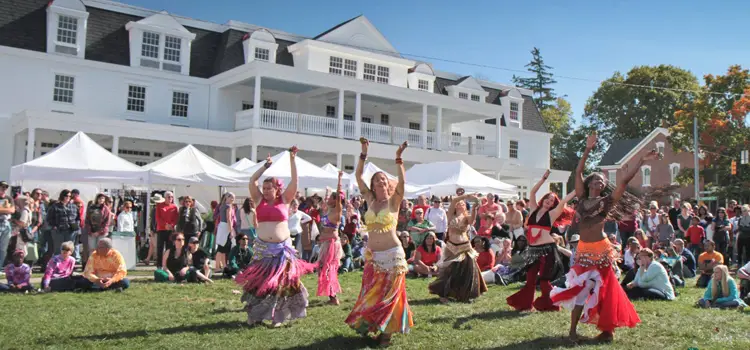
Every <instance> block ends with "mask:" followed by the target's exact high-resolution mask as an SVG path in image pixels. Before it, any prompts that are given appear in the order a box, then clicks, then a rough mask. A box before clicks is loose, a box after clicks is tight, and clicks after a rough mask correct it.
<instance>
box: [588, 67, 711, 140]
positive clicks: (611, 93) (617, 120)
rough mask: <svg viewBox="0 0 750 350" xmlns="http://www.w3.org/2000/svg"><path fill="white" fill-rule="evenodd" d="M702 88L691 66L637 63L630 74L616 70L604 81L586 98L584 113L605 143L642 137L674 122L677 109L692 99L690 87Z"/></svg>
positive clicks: (693, 88) (691, 88)
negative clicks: (644, 64)
mask: <svg viewBox="0 0 750 350" xmlns="http://www.w3.org/2000/svg"><path fill="white" fill-rule="evenodd" d="M667 89H669V90H667ZM698 89H699V86H698V79H697V78H696V77H695V76H694V75H693V74H692V73H690V72H689V71H687V70H684V69H681V68H678V67H674V66H670V65H659V66H656V67H652V66H639V67H634V68H633V69H631V70H630V71H629V72H628V73H627V75H622V74H621V73H620V72H615V73H614V75H612V77H611V78H609V79H607V80H605V81H604V82H602V84H601V86H600V87H599V88H598V89H597V90H596V92H594V94H593V95H592V96H591V97H590V98H589V99H588V101H587V102H586V106H585V107H584V115H583V117H584V119H585V120H587V121H588V122H589V123H590V124H591V125H593V126H594V127H596V129H597V130H598V132H599V137H600V139H601V140H602V141H603V142H604V143H605V144H611V143H612V141H613V140H621V139H633V138H642V137H645V136H646V135H648V134H649V133H650V132H651V131H653V130H654V129H655V128H657V127H659V126H663V125H664V126H667V127H670V126H672V125H674V123H675V120H674V117H673V116H674V111H675V110H677V109H678V108H680V107H681V106H683V105H684V104H686V103H688V102H690V100H691V97H692V93H691V92H690V91H696V90H698ZM663 123H664V124H663Z"/></svg>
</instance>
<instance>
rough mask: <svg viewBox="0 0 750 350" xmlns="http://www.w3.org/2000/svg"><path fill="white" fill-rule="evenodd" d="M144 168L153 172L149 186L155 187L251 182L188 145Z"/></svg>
mask: <svg viewBox="0 0 750 350" xmlns="http://www.w3.org/2000/svg"><path fill="white" fill-rule="evenodd" d="M143 168H144V169H146V170H150V171H152V173H151V183H155V184H169V185H205V186H238V185H242V184H246V183H247V182H248V180H249V179H250V174H248V173H244V172H241V171H238V170H235V169H232V168H231V167H229V166H227V165H224V164H222V163H221V162H219V161H218V160H216V159H213V158H211V157H209V156H208V155H206V154H205V153H203V152H201V151H200V150H198V149H197V148H195V147H194V146H193V145H187V146H185V147H183V148H182V149H180V150H179V151H177V152H174V153H172V154H170V155H168V156H166V157H164V158H162V159H159V160H157V161H155V162H153V163H150V164H146V165H145V166H144V167H143Z"/></svg>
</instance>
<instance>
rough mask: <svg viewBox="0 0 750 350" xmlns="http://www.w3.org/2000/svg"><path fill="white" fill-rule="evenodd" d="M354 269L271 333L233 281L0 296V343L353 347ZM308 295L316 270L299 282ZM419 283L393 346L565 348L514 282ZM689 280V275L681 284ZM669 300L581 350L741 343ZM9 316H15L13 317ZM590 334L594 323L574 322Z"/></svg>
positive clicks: (689, 302) (687, 303) (723, 322)
mask: <svg viewBox="0 0 750 350" xmlns="http://www.w3.org/2000/svg"><path fill="white" fill-rule="evenodd" d="M360 281H361V273H349V274H345V275H342V276H341V284H342V286H343V288H344V291H345V292H344V294H343V295H342V297H341V299H342V305H341V306H339V307H333V306H328V305H325V304H324V303H325V301H327V298H326V299H325V300H324V298H318V297H311V301H310V308H309V309H308V317H307V318H305V319H303V320H299V321H296V322H293V323H292V324H290V325H288V326H285V327H282V328H280V329H270V328H267V327H258V328H254V329H250V328H247V327H246V326H245V320H246V314H245V312H244V311H243V310H242V309H241V308H242V304H241V303H240V301H239V298H240V296H239V295H235V294H232V290H233V289H237V287H236V286H235V285H234V283H233V282H232V281H229V280H221V281H218V282H217V283H216V284H215V285H212V286H204V285H184V286H180V285H175V284H157V283H153V282H150V281H143V280H140V281H134V282H133V284H132V286H131V288H130V289H129V290H127V291H125V292H124V293H114V292H106V293H98V294H94V293H86V294H81V293H61V294H40V295H1V296H0V310H2V314H3V316H4V317H3V318H4V321H3V327H0V339H3V341H2V342H0V348H19V349H33V348H81V349H83V348H97V349H98V348H115V347H119V348H128V349H131V348H144V349H146V348H148V349H163V348H183V349H198V348H206V349H208V348H216V349H288V348H294V349H359V348H367V347H368V346H372V345H373V344H372V343H371V342H367V341H365V340H364V339H363V338H360V337H358V336H357V335H356V334H355V332H354V331H352V330H350V329H349V328H348V327H347V326H346V325H345V324H344V319H345V318H346V316H347V314H348V312H349V310H350V309H351V307H352V304H353V303H354V300H355V297H356V295H357V293H358V291H359V285H360ZM304 282H305V285H306V286H307V288H308V290H310V291H311V294H314V291H315V288H316V281H315V276H313V275H308V276H306V277H305V279H304ZM427 283H428V281H426V280H423V279H422V280H418V279H409V281H408V294H409V297H410V303H411V305H412V307H413V311H414V321H415V327H414V329H412V332H411V333H410V334H409V335H406V336H395V337H394V339H393V347H392V348H395V349H410V350H416V349H437V348H442V349H523V350H527V349H553V348H566V347H571V344H568V343H567V342H566V341H565V340H564V339H563V337H564V336H565V335H566V334H567V329H568V322H569V318H570V316H569V315H570V314H569V313H568V312H565V311H563V312H557V313H526V314H519V313H516V312H513V311H510V309H509V308H508V306H507V305H506V303H505V298H506V297H507V296H508V295H510V294H511V293H512V292H513V291H515V290H516V289H517V288H518V286H517V285H516V286H512V287H501V286H490V290H489V292H488V293H487V294H485V295H483V296H482V297H480V298H479V299H478V300H477V301H476V302H474V303H471V304H457V303H454V304H449V305H441V304H439V303H438V302H437V299H436V298H434V297H433V296H431V295H429V294H428V293H427ZM690 283H693V281H690ZM680 292H681V296H680V297H679V299H678V300H677V301H674V302H638V303H637V304H636V309H637V310H638V312H639V313H640V315H641V318H642V320H643V323H642V324H641V325H640V326H639V327H638V328H636V329H626V330H621V331H618V332H617V334H616V342H615V343H614V344H613V345H612V346H607V345H598V344H584V345H582V346H580V348H583V349H599V348H601V349H604V348H607V349H659V350H661V349H688V348H691V347H694V348H698V349H701V350H703V349H750V314H748V313H741V312H738V311H720V310H698V309H695V308H694V307H693V304H694V302H695V300H696V299H697V298H699V297H700V295H702V290H698V289H696V288H692V287H691V288H683V289H681V290H680ZM13 321H16V322H13ZM580 329H581V332H580V333H581V334H582V335H584V336H588V337H593V336H595V335H596V334H597V331H596V329H595V328H594V327H593V326H590V325H582V326H581V328H580Z"/></svg>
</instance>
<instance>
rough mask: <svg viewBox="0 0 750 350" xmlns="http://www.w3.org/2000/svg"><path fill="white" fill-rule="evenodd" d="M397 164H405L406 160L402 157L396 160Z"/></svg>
mask: <svg viewBox="0 0 750 350" xmlns="http://www.w3.org/2000/svg"><path fill="white" fill-rule="evenodd" d="M396 164H404V160H403V159H401V157H398V158H396Z"/></svg>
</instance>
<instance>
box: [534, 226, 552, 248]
mask: <svg viewBox="0 0 750 350" xmlns="http://www.w3.org/2000/svg"><path fill="white" fill-rule="evenodd" d="M549 231H550V230H549V229H543V228H538V227H529V235H531V237H537V236H539V235H541V236H539V238H538V239H537V240H536V241H534V243H529V245H530V246H539V245H545V244H550V243H555V240H554V239H553V238H552V234H551V233H550V232H549ZM531 240H532V239H529V242H531Z"/></svg>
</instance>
